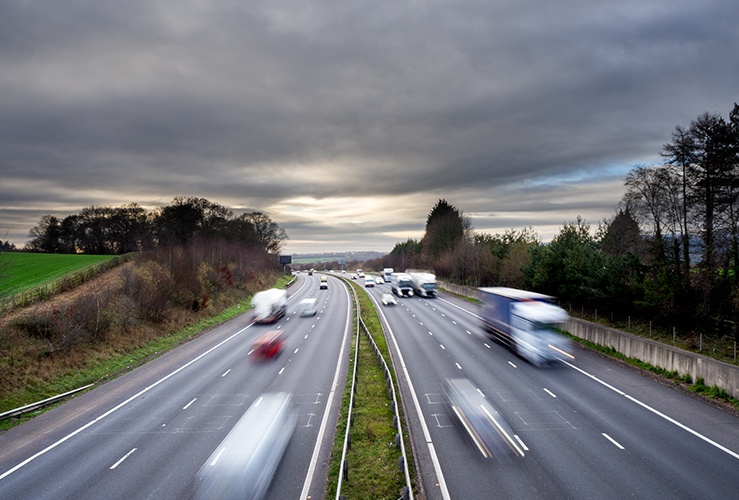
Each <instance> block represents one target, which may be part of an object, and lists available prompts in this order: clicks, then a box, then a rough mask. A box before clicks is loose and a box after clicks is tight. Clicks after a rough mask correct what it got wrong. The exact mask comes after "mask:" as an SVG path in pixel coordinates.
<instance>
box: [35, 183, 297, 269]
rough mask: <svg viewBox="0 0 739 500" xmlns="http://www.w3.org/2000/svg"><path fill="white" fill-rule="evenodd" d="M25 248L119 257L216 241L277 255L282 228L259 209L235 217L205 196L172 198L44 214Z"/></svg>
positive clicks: (284, 234) (281, 241)
mask: <svg viewBox="0 0 739 500" xmlns="http://www.w3.org/2000/svg"><path fill="white" fill-rule="evenodd" d="M29 238H31V241H30V242H29V243H28V244H27V245H26V250H28V251H35V252H47V253H88V254H96V255H111V254H113V255H120V254H125V253H129V252H138V251H146V250H153V249H156V248H165V247H173V246H183V245H187V244H188V243H190V242H192V241H196V240H200V241H208V240H217V241H223V242H230V243H238V244H242V245H246V246H249V247H254V248H259V249H262V250H264V251H265V252H267V253H272V254H274V253H278V252H279V251H280V248H281V247H282V243H283V241H284V240H285V239H286V238H287V235H286V233H285V231H284V230H283V229H282V228H280V227H279V225H277V224H276V223H275V222H274V221H272V220H271V219H270V217H269V216H268V215H267V214H264V213H262V212H245V213H243V214H241V215H238V216H235V215H234V213H233V212H232V211H231V210H229V209H227V208H226V207H224V206H222V205H219V204H217V203H213V202H211V201H208V200H206V199H204V198H193V197H176V198H174V200H173V201H172V203H171V204H169V205H167V206H164V207H161V208H159V209H157V210H154V211H150V210H146V209H145V208H143V207H141V206H139V205H137V204H135V203H134V204H130V205H124V206H121V207H96V206H92V207H89V208H85V209H83V210H82V211H81V212H79V213H77V214H72V215H68V216H67V217H64V218H62V219H60V218H58V217H55V216H52V215H45V216H43V217H42V218H41V220H40V221H39V223H38V224H37V225H36V226H35V227H34V228H33V229H31V231H30V232H29Z"/></svg>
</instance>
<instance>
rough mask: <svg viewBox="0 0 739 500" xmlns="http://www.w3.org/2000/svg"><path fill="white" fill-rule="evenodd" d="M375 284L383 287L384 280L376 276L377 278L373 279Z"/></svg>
mask: <svg viewBox="0 0 739 500" xmlns="http://www.w3.org/2000/svg"><path fill="white" fill-rule="evenodd" d="M375 283H376V284H378V285H384V284H385V280H384V279H382V278H381V277H379V276H378V277H377V278H375Z"/></svg>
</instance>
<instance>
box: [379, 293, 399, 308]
mask: <svg viewBox="0 0 739 500" xmlns="http://www.w3.org/2000/svg"><path fill="white" fill-rule="evenodd" d="M381 300H382V304H383V305H386V306H394V305H396V304H397V303H398V299H396V298H395V295H393V294H392V293H383V294H382V297H381Z"/></svg>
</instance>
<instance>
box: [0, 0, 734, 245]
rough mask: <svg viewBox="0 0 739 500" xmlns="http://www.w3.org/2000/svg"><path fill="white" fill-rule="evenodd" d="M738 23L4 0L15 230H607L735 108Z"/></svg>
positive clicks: (646, 15) (723, 0)
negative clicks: (652, 180)
mask: <svg viewBox="0 0 739 500" xmlns="http://www.w3.org/2000/svg"><path fill="white" fill-rule="evenodd" d="M738 12H739V7H738V6H737V3H736V2H735V1H733V0H717V1H708V2H694V1H687V0H685V1H668V0H654V1H647V2H644V1H643V0H642V1H629V0H625V1H615V0H614V1H609V2H597V3H593V2H591V1H586V0H567V1H562V2H555V3H553V2H543V1H520V0H517V1H513V0H508V1H501V2H489V1H488V0H479V1H443V0H439V1H425V2H416V1H400V2H379V3H378V2H362V1H359V2H336V3H333V4H331V5H324V4H322V3H317V2H315V3H314V2H305V1H297V0H296V1H293V2H267V1H264V2H261V1H248V2H244V1H235V0H232V1H218V2H215V1H213V2H209V1H195V0H192V1H151V0H147V1H144V0H139V1H130V2H112V1H107V2H101V1H91V0H90V1H83V0H77V1H65V2H21V1H11V0H0V172H1V173H2V178H3V183H2V185H1V186H0V199H2V200H3V201H2V203H1V204H0V237H2V234H3V232H5V231H7V232H8V234H9V236H8V237H9V238H10V239H11V240H13V241H15V242H16V243H17V244H22V243H23V242H24V241H25V236H26V233H27V231H28V229H30V227H32V226H33V225H35V223H36V222H37V221H38V218H39V215H38V214H47V213H49V214H52V213H53V214H58V215H65V214H68V213H71V212H75V211H78V210H80V209H81V208H83V207H85V206H89V205H92V204H97V205H100V204H104V205H105V204H107V205H120V204H123V203H130V202H137V203H139V204H142V205H146V206H152V207H153V206H157V205H161V204H164V203H168V202H169V201H171V199H172V198H173V197H174V196H177V195H190V196H199V197H205V198H208V199H210V200H212V201H215V202H217V203H220V204H223V205H226V206H229V207H242V206H249V207H254V208H257V209H260V210H267V211H268V212H270V214H271V215H272V216H273V217H274V218H275V219H276V220H277V221H278V223H281V224H282V225H284V226H285V227H286V229H287V230H288V234H289V236H290V238H291V239H290V241H289V242H288V248H290V245H293V243H294V246H295V248H294V250H295V251H299V250H300V249H301V248H306V249H307V248H308V247H315V248H317V247H319V246H321V245H323V247H324V248H325V247H330V246H331V245H330V243H331V242H342V243H343V242H350V243H351V242H353V243H354V244H355V247H354V248H358V249H359V247H360V246H361V247H362V248H367V247H371V246H374V245H377V246H381V247H382V248H384V249H389V248H391V247H392V245H393V243H394V242H396V241H399V240H403V239H404V238H403V235H404V234H408V235H409V236H411V235H412V236H414V237H415V236H416V235H417V234H418V232H419V231H422V230H423V226H424V222H425V217H426V215H427V213H428V211H429V210H430V208H431V207H432V206H433V204H434V203H435V202H436V200H437V199H438V198H442V197H443V198H446V199H447V200H449V201H450V202H451V203H453V204H455V205H456V206H458V207H459V208H460V209H461V210H463V211H465V212H469V213H479V214H482V213H488V214H498V215H497V217H498V221H497V222H495V221H491V220H489V219H487V218H484V217H480V219H479V221H475V220H474V218H473V224H475V226H476V227H480V228H483V227H484V228H491V227H495V228H499V227H509V226H508V224H506V223H507V222H512V223H519V224H520V225H531V226H535V227H536V226H542V227H543V226H547V227H548V226H551V225H552V224H554V225H556V224H561V223H562V222H563V221H566V220H572V219H574V218H575V217H577V215H579V214H584V215H587V216H588V217H589V218H590V219H591V222H595V220H597V219H600V218H602V217H606V216H609V215H611V213H612V211H613V207H614V206H615V204H616V202H617V201H618V199H619V198H620V195H621V192H622V186H621V184H622V181H621V180H622V179H623V176H624V175H625V173H626V171H627V170H628V168H630V167H631V166H632V165H634V164H641V163H650V162H656V161H659V152H660V150H661V147H662V145H663V144H664V143H665V142H667V141H669V139H670V134H671V132H672V130H673V129H674V127H675V126H676V125H687V124H689V122H690V120H692V119H694V118H696V117H697V116H698V115H699V114H701V113H703V112H705V111H708V112H713V113H720V114H723V115H726V114H727V113H728V111H729V110H730V109H731V107H732V106H733V103H734V101H736V100H737V99H739V95H738V94H737V89H739V70H738V69H737V65H736V54H737V53H739V34H738V33H739V30H736V25H737V21H739V14H738ZM542 180H543V181H542ZM577 184H579V185H580V186H581V187H582V189H581V190H578V189H576V185H577ZM596 190H600V191H599V192H598V194H597V195H596V196H592V193H593V192H594V191H596ZM379 196H384V197H386V198H385V199H383V200H378V197H379ZM306 197H307V198H310V200H312V201H310V203H308V202H307V201H306V200H304V198H306ZM337 198H342V199H346V200H351V202H347V201H343V202H337V201H336V199H337ZM296 200H297V201H296ZM305 203H308V205H305ZM346 203H350V204H352V205H354V206H355V207H354V208H356V207H359V206H362V205H365V206H366V207H367V208H366V213H364V214H362V213H360V212H359V211H358V210H355V211H352V212H350V213H346V214H343V213H342V211H341V210H340V209H339V208H340V207H342V206H343V205H345V204H346ZM328 207H330V208H331V209H332V210H328ZM237 211H238V210H237ZM377 211H381V212H384V216H378V215H377V214H376V213H374V212H377ZM523 213H526V214H527V215H526V217H525V220H523V219H522V218H521V217H519V216H520V215H521V214H523ZM516 214H518V215H516ZM316 217H318V219H316ZM388 219H393V220H398V221H402V222H399V223H398V224H388V223H387V222H385V221H387V220H388ZM478 222H479V223H478ZM22 227H26V229H25V230H20V229H18V228H22ZM11 228H12V229H11ZM363 234H365V235H366V234H371V237H370V238H369V239H367V238H363V236H362V235H363ZM297 241H299V242H301V243H300V244H298V243H295V242H297ZM310 241H314V242H315V243H314V244H312V245H311V244H309V242H310Z"/></svg>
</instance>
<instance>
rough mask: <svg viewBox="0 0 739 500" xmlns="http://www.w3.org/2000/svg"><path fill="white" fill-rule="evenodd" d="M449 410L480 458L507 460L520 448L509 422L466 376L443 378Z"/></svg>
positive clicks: (521, 450) (519, 454)
mask: <svg viewBox="0 0 739 500" xmlns="http://www.w3.org/2000/svg"><path fill="white" fill-rule="evenodd" d="M444 393H445V394H446V397H447V404H448V405H449V409H450V413H451V414H452V415H454V416H455V417H456V422H457V423H458V424H459V426H460V427H461V428H462V429H463V430H464V431H465V433H466V434H467V436H468V437H469V438H470V439H471V440H472V442H473V443H474V445H475V447H476V448H477V450H478V451H479V452H480V453H482V455H483V457H484V458H496V459H505V460H510V459H512V458H514V457H523V456H524V451H523V448H522V446H521V445H520V443H519V442H518V441H517V439H516V437H515V435H514V434H513V430H512V429H511V426H510V425H509V424H508V422H506V420H505V419H504V418H503V416H502V415H501V414H500V413H498V411H497V410H496V409H495V407H493V405H492V404H491V403H490V401H489V400H488V399H487V398H486V397H485V396H484V395H483V394H482V392H480V391H479V390H478V389H477V387H475V386H474V385H473V384H472V382H470V381H469V380H468V379H466V378H453V379H447V381H446V384H445V386H444Z"/></svg>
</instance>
